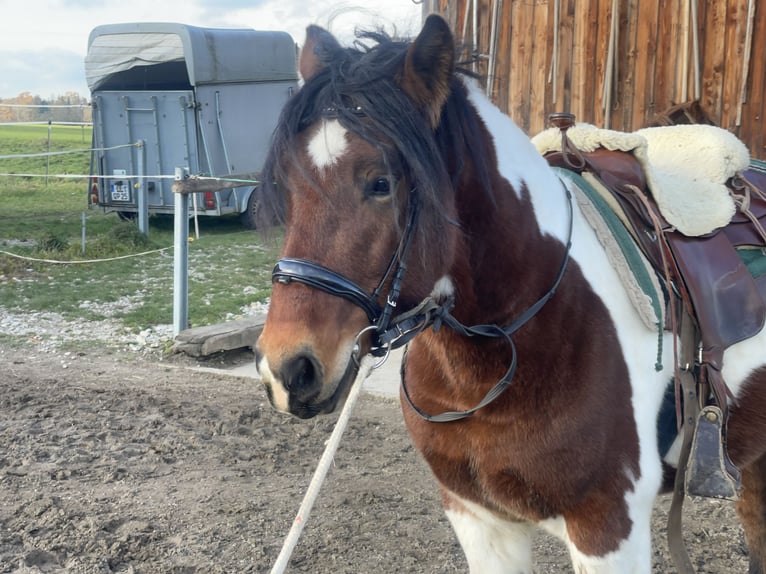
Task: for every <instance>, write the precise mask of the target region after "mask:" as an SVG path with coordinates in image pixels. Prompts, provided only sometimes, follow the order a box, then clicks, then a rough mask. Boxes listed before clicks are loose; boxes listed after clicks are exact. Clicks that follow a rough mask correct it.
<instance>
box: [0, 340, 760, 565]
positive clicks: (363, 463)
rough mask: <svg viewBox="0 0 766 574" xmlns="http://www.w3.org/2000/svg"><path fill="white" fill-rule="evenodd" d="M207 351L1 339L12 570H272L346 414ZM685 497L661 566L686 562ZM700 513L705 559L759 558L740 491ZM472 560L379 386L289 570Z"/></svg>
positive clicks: (4, 490) (698, 537)
mask: <svg viewBox="0 0 766 574" xmlns="http://www.w3.org/2000/svg"><path fill="white" fill-rule="evenodd" d="M247 355H248V354H247V353H245V354H241V353H240V354H237V355H236V356H234V355H230V356H220V357H217V358H215V359H212V360H209V361H207V363H206V366H224V364H229V363H231V362H232V361H240V360H243V358H244V359H247V358H248V356H247ZM196 365H197V363H196V362H195V361H193V360H191V359H189V358H188V357H183V356H175V357H171V358H168V359H165V360H162V361H160V360H157V359H147V358H140V357H138V356H132V355H130V354H127V353H124V352H116V351H112V352H110V351H107V350H103V349H97V350H92V351H85V352H69V354H64V353H63V352H60V351H59V352H50V351H48V352H41V351H40V350H36V348H35V347H34V346H28V347H23V346H19V345H14V346H12V345H9V344H0V573H10V572H13V573H19V574H21V573H23V574H39V573H46V574H47V573H59V572H68V573H77V574H80V573H82V574H85V573H87V574H91V573H112V572H115V573H117V572H118V573H131V574H150V573H152V574H154V573H158V574H165V573H178V574H191V573H210V574H213V573H222V572H226V573H249V572H269V571H270V570H271V566H272V565H273V562H274V560H275V559H276V557H277V555H278V554H279V551H280V548H281V546H282V543H283V540H284V537H285V535H286V534H287V532H288V530H289V528H290V525H291V523H292V520H293V517H294V515H295V513H296V511H297V509H298V506H299V504H300V502H301V499H302V497H303V495H304V492H305V488H306V486H307V485H308V483H309V481H310V479H311V475H312V473H313V470H314V467H315V465H316V463H317V461H318V460H319V456H320V455H321V452H322V450H323V449H324V444H325V441H326V440H327V438H328V437H329V434H330V432H331V431H332V426H333V424H334V421H335V418H334V417H329V418H322V419H319V420H312V421H298V420H296V419H292V418H289V417H285V416H283V415H278V414H276V413H274V412H272V410H271V408H270V407H269V405H268V402H267V401H266V399H265V394H264V392H263V391H262V389H261V388H260V387H259V385H258V384H257V383H256V382H254V381H253V380H252V379H245V378H237V377H232V376H229V375H221V374H215V373H210V372H200V371H198V370H192V369H191V368H190V367H192V366H196ZM667 506H668V500H667V499H660V501H659V502H658V506H657V510H656V528H655V551H654V554H655V556H654V562H655V567H654V572H656V573H666V572H673V571H674V569H673V568H672V566H671V565H670V562H669V558H668V556H667V552H666V546H665V541H664V521H665V517H664V510H665V508H667ZM685 524H686V539H687V543H688V546H689V550H690V552H691V554H692V555H693V560H694V562H695V565H696V567H697V569H698V572H699V573H717V574H722V573H726V574H731V573H744V572H746V571H747V563H746V556H745V547H744V541H743V537H742V533H741V529H740V528H739V526H738V524H737V522H736V520H735V517H734V511H733V508H732V506H731V504H730V503H726V502H718V501H707V500H702V501H688V502H687V505H686V511H685ZM535 549H536V550H535V555H536V570H535V572H537V573H539V574H543V573H545V574H547V573H551V574H558V573H564V572H571V568H570V567H569V565H568V561H567V557H566V554H565V551H564V550H563V548H562V547H561V546H560V545H559V544H558V543H557V542H556V541H554V540H552V539H551V538H549V537H547V536H542V535H541V536H539V537H538V538H537V539H536V543H535ZM466 570H467V568H466V565H465V561H464V559H463V557H462V554H461V551H460V548H459V546H458V544H457V542H456V539H455V537H454V535H453V534H452V532H451V530H450V528H449V525H448V523H447V521H446V519H445V518H444V516H443V514H442V510H441V507H440V504H439V500H438V496H437V494H436V490H435V486H434V481H433V479H432V477H431V475H430V474H429V471H428V469H427V468H426V467H425V465H424V464H423V463H422V461H421V460H420V459H419V458H418V456H417V453H416V452H415V451H414V450H413V448H412V447H411V445H410V442H409V440H408V437H407V435H406V432H405V430H404V426H403V423H402V420H401V413H400V410H399V405H398V403H397V402H396V401H394V400H393V399H390V398H385V397H378V396H373V395H370V394H364V395H363V396H362V398H361V400H360V402H359V403H358V404H357V406H356V409H355V412H354V416H353V417H352V420H351V421H350V423H349V426H348V428H347V430H346V434H345V435H344V437H343V440H342V442H341V446H340V449H339V451H338V453H337V455H336V457H335V463H334V466H333V467H332V469H331V471H330V473H329V476H328V478H327V481H326V482H325V483H324V486H323V488H322V491H321V493H320V497H319V500H318V502H317V505H316V506H315V508H314V510H313V512H312V514H311V516H310V518H309V520H308V523H307V526H306V529H305V530H304V532H303V536H302V537H301V539H300V540H299V542H298V545H297V547H296V549H295V552H294V553H293V557H292V561H291V563H290V567H289V569H288V572H303V573H312V574H330V573H332V574H345V573H348V574H350V573H354V574H359V573H376V574H378V573H380V574H389V573H390V574H393V573H432V572H433V573H449V572H466Z"/></svg>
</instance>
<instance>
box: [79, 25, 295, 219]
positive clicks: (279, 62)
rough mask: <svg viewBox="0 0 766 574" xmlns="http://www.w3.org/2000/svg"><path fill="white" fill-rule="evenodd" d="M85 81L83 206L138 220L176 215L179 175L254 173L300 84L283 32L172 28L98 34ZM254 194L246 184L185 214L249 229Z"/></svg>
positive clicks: (119, 28) (105, 29)
mask: <svg viewBox="0 0 766 574" xmlns="http://www.w3.org/2000/svg"><path fill="white" fill-rule="evenodd" d="M85 74H86V79H87V82H88V86H89V88H90V91H91V103H92V108H93V146H92V147H93V151H92V155H91V168H90V171H91V173H90V176H91V178H90V182H89V192H88V203H89V206H90V207H93V208H102V209H103V210H104V211H106V212H110V211H116V212H118V214H119V215H120V216H121V217H123V218H134V217H136V216H137V214H138V215H139V220H140V214H141V213H142V212H143V213H146V214H147V215H148V214H162V213H166V214H171V213H173V210H174V198H173V192H172V184H173V181H174V178H175V177H177V173H179V172H178V169H177V168H182V170H183V173H186V174H189V175H201V176H211V177H219V178H225V177H226V176H230V175H232V174H243V173H253V174H257V173H258V172H259V171H260V170H261V167H262V165H263V163H264V161H265V159H266V154H267V153H268V149H269V144H270V140H271V135H272V132H273V130H274V126H275V125H276V122H277V119H278V117H279V114H280V112H281V109H282V106H283V105H284V103H285V102H286V101H287V99H288V98H289V96H290V95H291V94H292V92H293V91H294V89H295V88H296V86H297V83H298V74H297V68H296V45H295V42H294V41H293V39H292V38H291V37H290V35H289V34H287V33H286V32H274V31H256V30H252V29H215V28H200V27H196V26H188V25H185V24H179V23H130V24H108V25H103V26H97V27H96V28H94V29H93V30H92V31H91V33H90V36H89V38H88V51H87V55H86V58H85ZM256 186H257V178H253V179H252V180H248V181H247V182H245V183H243V185H242V186H241V187H236V188H232V189H225V190H221V191H215V192H206V193H205V194H204V196H202V197H200V198H195V201H194V202H193V203H191V207H190V216H191V215H193V214H195V213H196V214H198V215H211V216H216V215H225V214H241V215H242V220H243V223H244V224H245V226H246V227H253V226H254V225H255V222H254V211H255V208H256V205H255V199H254V197H255V194H254V193H253V190H254V189H255V187H256ZM198 195H199V194H198Z"/></svg>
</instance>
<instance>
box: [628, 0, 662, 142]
mask: <svg viewBox="0 0 766 574" xmlns="http://www.w3.org/2000/svg"><path fill="white" fill-rule="evenodd" d="M658 10H659V3H658V2H657V0H641V2H640V4H639V7H638V14H637V17H638V31H637V36H636V74H635V75H636V91H635V99H636V101H635V102H634V104H633V119H632V121H631V125H632V127H633V129H634V130H635V129H637V128H640V127H643V126H645V125H646V124H647V123H648V121H649V119H650V118H651V117H652V116H654V114H655V110H654V75H655V70H654V67H655V65H656V59H657V25H658V22H659V12H658Z"/></svg>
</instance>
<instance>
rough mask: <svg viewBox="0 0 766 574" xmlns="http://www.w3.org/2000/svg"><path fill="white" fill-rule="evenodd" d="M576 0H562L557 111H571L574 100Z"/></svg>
mask: <svg viewBox="0 0 766 574" xmlns="http://www.w3.org/2000/svg"><path fill="white" fill-rule="evenodd" d="M575 3H576V2H575V0H561V10H560V22H559V64H558V79H557V81H558V85H557V91H558V101H559V104H558V105H557V106H556V107H557V110H556V111H562V112H571V111H572V110H573V109H574V103H573V101H572V54H573V52H574V17H575Z"/></svg>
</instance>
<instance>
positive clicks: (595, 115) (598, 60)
mask: <svg viewBox="0 0 766 574" xmlns="http://www.w3.org/2000/svg"><path fill="white" fill-rule="evenodd" d="M596 14H597V18H596V27H595V29H594V32H595V33H594V35H595V45H594V48H593V49H594V52H595V53H594V56H595V57H594V63H593V76H594V82H595V86H596V90H595V93H594V94H593V109H592V110H591V114H592V115H591V116H590V117H589V118H578V119H579V120H580V121H586V122H589V123H592V124H594V125H597V126H604V125H605V121H604V116H605V113H604V112H605V110H604V106H605V105H606V102H605V100H604V88H605V82H606V76H605V73H606V66H607V56H608V51H609V33H610V28H611V14H612V0H598V1H597V2H596Z"/></svg>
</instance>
